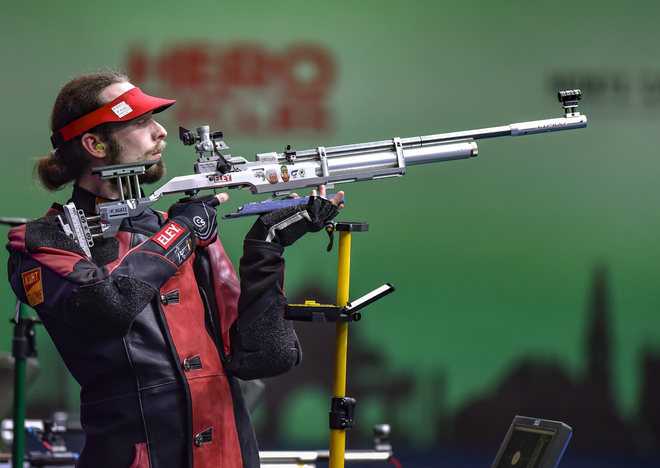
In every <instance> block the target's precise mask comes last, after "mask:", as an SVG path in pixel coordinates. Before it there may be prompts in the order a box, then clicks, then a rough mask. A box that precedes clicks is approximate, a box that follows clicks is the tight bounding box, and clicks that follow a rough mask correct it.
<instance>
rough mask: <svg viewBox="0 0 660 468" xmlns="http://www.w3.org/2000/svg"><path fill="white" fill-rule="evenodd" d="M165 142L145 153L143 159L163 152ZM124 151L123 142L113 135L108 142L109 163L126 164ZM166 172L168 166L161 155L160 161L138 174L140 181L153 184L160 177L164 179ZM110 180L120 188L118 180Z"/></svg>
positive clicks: (107, 157) (107, 155)
mask: <svg viewBox="0 0 660 468" xmlns="http://www.w3.org/2000/svg"><path fill="white" fill-rule="evenodd" d="M165 144H166V143H165V142H161V143H160V144H159V145H157V146H156V147H155V148H154V149H152V150H151V151H148V152H147V153H145V154H144V155H143V158H142V160H141V161H148V160H149V156H150V155H152V154H153V153H154V152H155V151H157V150H158V151H160V152H161V153H162V151H163V150H164V149H165ZM123 151H124V148H123V146H122V145H121V143H119V142H118V141H117V139H116V138H115V137H114V136H113V135H111V136H110V138H109V139H108V142H107V144H106V159H107V161H108V165H114V164H125V162H124V161H122V157H121V156H122V152H123ZM136 164H137V162H136ZM166 173H167V168H166V167H165V162H163V159H162V157H161V159H159V160H158V162H156V164H153V165H152V166H150V167H148V168H147V170H146V171H145V172H144V174H140V175H139V176H138V180H139V181H140V183H141V184H153V183H154V182H158V181H159V180H160V179H162V178H163V177H164V176H165V174H166ZM110 182H111V183H112V185H114V186H115V188H117V189H118V188H119V184H118V183H117V180H111V181H110ZM124 192H126V187H124ZM124 195H125V196H126V195H127V194H126V193H124Z"/></svg>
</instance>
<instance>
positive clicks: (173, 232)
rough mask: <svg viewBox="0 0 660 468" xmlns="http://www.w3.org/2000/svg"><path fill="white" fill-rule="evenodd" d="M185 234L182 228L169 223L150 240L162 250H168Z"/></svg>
mask: <svg viewBox="0 0 660 468" xmlns="http://www.w3.org/2000/svg"><path fill="white" fill-rule="evenodd" d="M185 232H186V230H185V229H184V228H183V227H181V226H179V225H178V224H177V223H175V222H174V221H170V222H168V223H167V224H166V225H165V227H163V229H161V230H160V231H158V232H157V233H156V234H154V236H153V237H152V238H151V239H152V240H153V241H154V242H155V243H156V244H158V245H160V246H161V247H162V248H163V249H165V250H168V249H169V248H170V247H171V246H172V244H173V243H174V242H176V240H177V239H178V238H179V237H181V236H182V235H183V234H184V233H185Z"/></svg>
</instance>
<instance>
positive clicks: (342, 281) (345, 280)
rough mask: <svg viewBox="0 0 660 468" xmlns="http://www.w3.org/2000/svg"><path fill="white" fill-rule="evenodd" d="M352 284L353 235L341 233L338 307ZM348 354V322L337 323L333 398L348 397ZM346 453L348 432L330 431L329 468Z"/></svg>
mask: <svg viewBox="0 0 660 468" xmlns="http://www.w3.org/2000/svg"><path fill="white" fill-rule="evenodd" d="M350 282H351V233H350V231H340V232H339V261H338V265H337V305H338V306H340V307H343V306H345V305H346V304H347V303H348V294H349V287H350ZM347 354H348V322H337V334H336V338H335V375H334V380H333V389H332V395H333V397H339V398H343V397H345V396H346V357H347ZM345 453H346V430H345V429H330V464H329V468H343V466H344V454H345Z"/></svg>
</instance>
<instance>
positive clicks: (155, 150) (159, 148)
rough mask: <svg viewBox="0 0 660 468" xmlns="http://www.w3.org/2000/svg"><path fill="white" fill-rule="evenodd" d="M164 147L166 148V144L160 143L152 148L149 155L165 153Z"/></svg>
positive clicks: (164, 142)
mask: <svg viewBox="0 0 660 468" xmlns="http://www.w3.org/2000/svg"><path fill="white" fill-rule="evenodd" d="M166 146H167V142H166V141H161V142H160V143H158V144H157V145H156V146H154V148H153V149H152V150H151V151H149V154H156V153H162V152H163V151H165V147H166Z"/></svg>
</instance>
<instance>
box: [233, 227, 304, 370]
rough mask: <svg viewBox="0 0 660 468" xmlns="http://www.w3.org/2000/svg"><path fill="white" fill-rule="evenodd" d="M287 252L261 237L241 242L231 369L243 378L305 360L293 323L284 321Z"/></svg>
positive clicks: (287, 368)
mask: <svg viewBox="0 0 660 468" xmlns="http://www.w3.org/2000/svg"><path fill="white" fill-rule="evenodd" d="M283 251H284V249H283V248H282V247H280V246H279V245H276V244H273V243H270V242H264V241H258V240H250V239H246V240H245V243H244V245H243V257H242V258H241V262H240V266H239V273H240V280H241V295H240V298H239V301H238V319H237V320H236V322H234V325H233V326H232V328H231V330H230V335H231V343H232V352H231V357H230V359H229V362H228V364H227V369H228V370H229V371H230V372H232V373H233V374H234V375H236V376H237V377H239V378H241V379H244V380H249V379H256V378H263V377H272V376H275V375H278V374H282V373H284V372H286V371H288V370H289V369H291V368H292V367H294V366H296V365H298V364H299V363H300V361H301V359H302V350H301V347H300V343H299V341H298V337H297V336H296V332H295V330H294V329H293V325H292V324H291V322H290V321H288V320H285V319H284V310H285V307H286V297H285V296H284V289H283V283H284V258H283V257H282V253H283Z"/></svg>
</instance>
